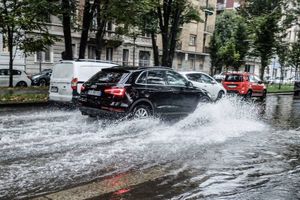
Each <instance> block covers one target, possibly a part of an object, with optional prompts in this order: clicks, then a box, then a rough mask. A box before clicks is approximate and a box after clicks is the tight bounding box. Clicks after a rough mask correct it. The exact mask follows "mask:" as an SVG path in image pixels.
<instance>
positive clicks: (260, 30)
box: [242, 0, 283, 79]
mask: <svg viewBox="0 0 300 200" xmlns="http://www.w3.org/2000/svg"><path fill="white" fill-rule="evenodd" d="M282 6H283V0H249V1H247V3H246V5H245V7H244V8H243V9H242V13H243V15H244V16H245V17H246V19H247V21H248V26H249V30H250V40H251V50H252V54H253V55H255V56H258V57H259V58H260V61H261V67H260V78H261V79H263V77H264V73H265V69H266V67H267V66H268V64H269V61H270V59H271V58H272V56H273V55H274V53H275V52H276V35H277V34H278V33H280V26H279V22H280V20H281V19H282Z"/></svg>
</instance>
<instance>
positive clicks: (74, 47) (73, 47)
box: [72, 44, 77, 58]
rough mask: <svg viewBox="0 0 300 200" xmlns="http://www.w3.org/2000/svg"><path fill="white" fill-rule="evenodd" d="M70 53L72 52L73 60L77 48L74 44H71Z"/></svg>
mask: <svg viewBox="0 0 300 200" xmlns="http://www.w3.org/2000/svg"><path fill="white" fill-rule="evenodd" d="M72 52H73V58H76V57H77V47H76V44H72Z"/></svg>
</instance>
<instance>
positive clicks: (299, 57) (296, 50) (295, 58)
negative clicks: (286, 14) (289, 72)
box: [288, 32, 300, 80]
mask: <svg viewBox="0 0 300 200" xmlns="http://www.w3.org/2000/svg"><path fill="white" fill-rule="evenodd" d="M299 38H300V32H298V40H297V41H296V42H295V43H293V44H292V45H291V48H290V50H289V53H288V63H289V64H290V65H291V66H292V67H293V68H294V69H295V78H296V79H298V80H299V79H300V40H299Z"/></svg>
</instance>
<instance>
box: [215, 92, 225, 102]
mask: <svg viewBox="0 0 300 200" xmlns="http://www.w3.org/2000/svg"><path fill="white" fill-rule="evenodd" d="M224 95H225V92H224V91H222V90H221V91H220V92H219V93H218V97H217V100H220V99H222V98H223V97H224Z"/></svg>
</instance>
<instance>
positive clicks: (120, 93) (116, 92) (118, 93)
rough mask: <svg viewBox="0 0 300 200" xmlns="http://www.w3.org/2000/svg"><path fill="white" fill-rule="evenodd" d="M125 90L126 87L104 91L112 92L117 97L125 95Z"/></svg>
mask: <svg viewBox="0 0 300 200" xmlns="http://www.w3.org/2000/svg"><path fill="white" fill-rule="evenodd" d="M125 92H126V89H125V88H109V89H105V90H104V93H106V94H112V95H114V96H116V97H124V95H125Z"/></svg>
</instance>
